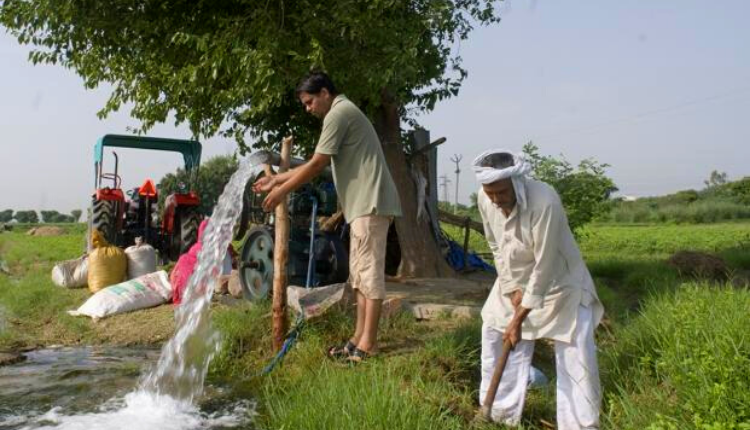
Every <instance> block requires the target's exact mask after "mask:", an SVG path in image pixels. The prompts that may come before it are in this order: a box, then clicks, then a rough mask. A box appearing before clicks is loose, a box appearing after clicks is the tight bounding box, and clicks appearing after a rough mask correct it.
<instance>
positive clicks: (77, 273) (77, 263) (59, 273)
mask: <svg viewBox="0 0 750 430" xmlns="http://www.w3.org/2000/svg"><path fill="white" fill-rule="evenodd" d="M88 274H89V259H88V256H86V255H84V256H83V257H80V258H76V259H73V260H66V261H63V262H61V263H57V264H55V267H53V268H52V282H54V283H55V285H57V286H58V287H63V288H81V287H85V286H86V283H87V280H88Z"/></svg>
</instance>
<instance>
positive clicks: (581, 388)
mask: <svg viewBox="0 0 750 430" xmlns="http://www.w3.org/2000/svg"><path fill="white" fill-rule="evenodd" d="M525 181H526V182H525V194H526V199H525V207H524V208H521V207H520V206H519V205H518V204H517V205H516V207H515V208H514V209H513V211H512V212H511V213H510V214H509V215H508V216H507V217H506V216H505V214H504V213H503V212H502V210H501V209H499V208H497V207H495V206H494V205H493V204H492V202H491V201H490V199H489V198H488V197H487V195H486V194H485V193H484V191H483V190H482V189H480V190H479V192H478V200H477V203H478V206H479V212H480V214H481V215H482V220H483V222H484V230H485V234H486V237H487V241H488V243H489V245H490V248H491V249H492V252H493V255H494V259H495V266H496V267H497V270H498V277H497V280H496V281H495V284H494V286H493V288H492V291H491V292H490V295H489V297H488V298H487V302H486V303H485V305H484V308H483V309H482V319H483V321H484V325H483V329H482V333H483V342H482V385H481V386H480V401H482V400H483V398H484V395H485V393H486V391H487V386H488V384H489V380H490V379H491V377H492V372H493V370H494V365H495V361H496V359H497V358H498V356H499V353H500V350H501V348H502V333H503V332H504V331H505V329H506V327H507V325H508V324H509V323H510V321H511V319H512V317H513V314H514V309H513V305H512V304H511V301H510V297H511V295H512V294H513V292H515V291H516V290H521V291H522V292H523V299H522V302H521V305H522V306H523V307H525V308H529V309H532V311H531V312H530V313H529V315H528V317H527V318H526V320H525V321H524V323H523V325H522V333H521V337H522V339H523V340H522V341H521V342H519V344H518V345H517V346H516V348H515V349H514V351H513V352H512V354H511V356H510V359H509V360H508V364H507V367H506V370H505V373H504V375H503V379H502V380H501V385H500V387H499V389H498V394H497V397H496V401H495V403H494V404H493V417H494V418H496V419H497V420H499V421H504V422H506V423H508V424H516V423H518V420H519V419H520V417H521V411H522V409H523V404H524V398H525V394H526V383H525V381H526V380H527V378H528V372H529V366H530V365H531V356H532V354H533V348H534V340H536V339H540V338H547V339H552V340H554V341H555V350H556V359H557V379H558V389H557V397H558V399H557V400H558V428H559V429H561V430H567V429H576V430H577V429H587V428H598V422H599V419H598V417H599V412H598V409H599V403H600V401H601V395H600V389H599V377H598V370H597V364H596V351H595V346H594V342H593V329H594V328H595V327H596V325H598V323H599V321H600V320H601V318H602V315H603V308H602V306H601V303H600V302H599V298H598V297H597V295H596V290H595V287H594V283H593V280H592V279H591V275H590V274H589V272H588V269H587V268H586V265H585V263H584V262H583V259H582V258H581V254H580V251H579V250H578V246H577V245H576V242H575V239H574V237H573V234H572V233H571V231H570V228H569V227H568V221H567V217H566V216H565V212H564V210H563V207H562V204H561V202H560V199H559V197H558V195H557V193H556V192H555V191H554V189H552V187H550V186H549V185H547V184H545V183H543V182H539V181H534V180H530V179H527V180H525Z"/></svg>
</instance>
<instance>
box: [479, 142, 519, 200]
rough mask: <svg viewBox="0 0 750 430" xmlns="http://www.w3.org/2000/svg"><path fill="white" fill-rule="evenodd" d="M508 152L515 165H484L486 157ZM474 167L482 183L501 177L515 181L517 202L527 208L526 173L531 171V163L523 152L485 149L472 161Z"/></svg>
mask: <svg viewBox="0 0 750 430" xmlns="http://www.w3.org/2000/svg"><path fill="white" fill-rule="evenodd" d="M501 153H506V154H510V155H511V156H513V165H512V166H510V167H506V168H504V169H496V168H494V167H484V166H482V162H483V161H484V159H485V158H487V157H489V156H490V155H493V154H501ZM472 169H473V170H474V174H476V176H477V181H478V182H479V183H480V184H483V185H484V184H491V183H493V182H497V181H499V180H501V179H507V178H510V179H511V181H512V182H513V190H514V191H515V193H516V204H517V205H518V206H519V209H526V186H525V185H526V175H527V174H528V173H529V172H531V164H529V162H528V161H526V157H525V156H524V155H523V154H522V153H518V154H514V153H512V152H510V151H508V150H505V149H490V150H489V151H485V152H483V153H481V154H479V156H477V158H475V159H474V162H473V163H472Z"/></svg>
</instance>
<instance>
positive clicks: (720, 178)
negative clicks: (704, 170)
mask: <svg viewBox="0 0 750 430" xmlns="http://www.w3.org/2000/svg"><path fill="white" fill-rule="evenodd" d="M703 183H704V184H705V185H706V188H713V187H718V186H721V185H724V184H726V183H727V172H719V171H718V170H714V171H712V172H711V175H710V176H709V177H708V179H706V180H705V181H703Z"/></svg>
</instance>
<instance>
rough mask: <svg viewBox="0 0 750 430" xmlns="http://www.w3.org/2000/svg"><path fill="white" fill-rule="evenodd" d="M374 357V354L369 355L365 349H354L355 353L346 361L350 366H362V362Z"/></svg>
mask: <svg viewBox="0 0 750 430" xmlns="http://www.w3.org/2000/svg"><path fill="white" fill-rule="evenodd" d="M373 356H374V354H373V353H369V352H367V351H365V350H364V349H359V348H354V351H353V352H352V353H351V354H349V357H347V359H346V361H348V362H349V363H350V364H361V363H362V362H364V361H366V360H369V359H370V358H372V357H373Z"/></svg>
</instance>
